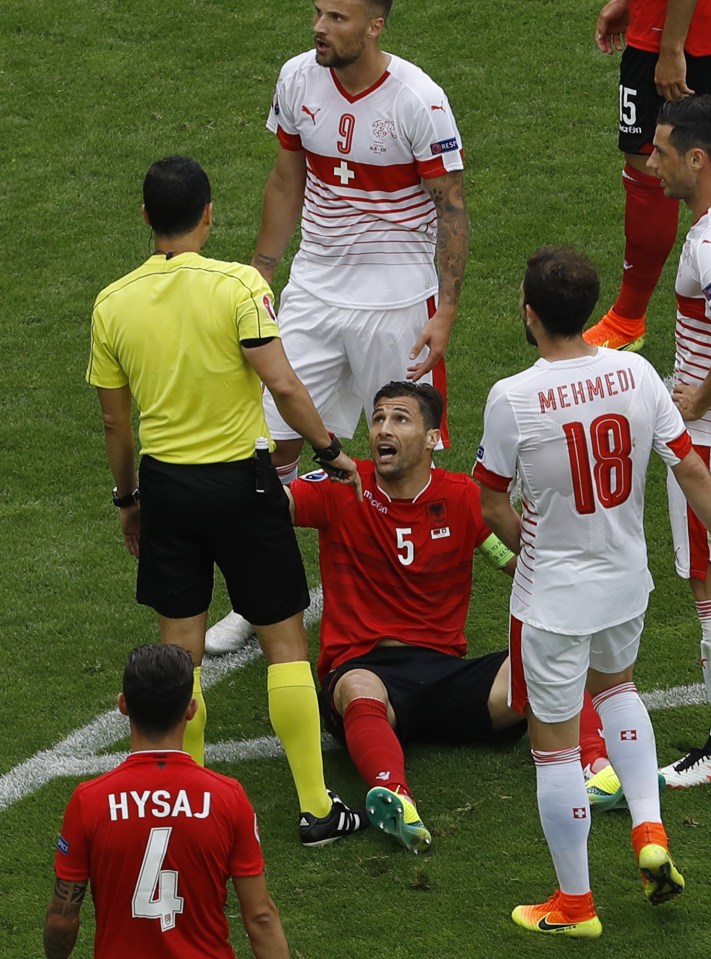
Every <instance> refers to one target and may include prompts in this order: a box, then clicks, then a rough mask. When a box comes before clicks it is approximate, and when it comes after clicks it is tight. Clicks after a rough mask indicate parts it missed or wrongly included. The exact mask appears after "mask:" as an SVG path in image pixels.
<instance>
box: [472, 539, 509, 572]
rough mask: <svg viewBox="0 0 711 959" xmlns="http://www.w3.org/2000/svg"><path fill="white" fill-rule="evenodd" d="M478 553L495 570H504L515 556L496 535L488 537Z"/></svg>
mask: <svg viewBox="0 0 711 959" xmlns="http://www.w3.org/2000/svg"><path fill="white" fill-rule="evenodd" d="M477 551H478V552H479V553H481V555H482V556H483V557H484V559H485V560H486V561H487V563H489V565H490V566H493V567H494V569H502V568H503V567H504V566H505V565H506V564H507V563H508V561H509V560H510V559H513V558H514V555H515V554H514V553H512V552H511V550H510V549H509V548H508V546H506V545H505V544H504V543H502V542H501V540H500V539H499V537H498V536H496V534H495V533H492V534H491V535H490V536H487V538H486V539H485V540H484V542H483V543H482V544H481V546H477Z"/></svg>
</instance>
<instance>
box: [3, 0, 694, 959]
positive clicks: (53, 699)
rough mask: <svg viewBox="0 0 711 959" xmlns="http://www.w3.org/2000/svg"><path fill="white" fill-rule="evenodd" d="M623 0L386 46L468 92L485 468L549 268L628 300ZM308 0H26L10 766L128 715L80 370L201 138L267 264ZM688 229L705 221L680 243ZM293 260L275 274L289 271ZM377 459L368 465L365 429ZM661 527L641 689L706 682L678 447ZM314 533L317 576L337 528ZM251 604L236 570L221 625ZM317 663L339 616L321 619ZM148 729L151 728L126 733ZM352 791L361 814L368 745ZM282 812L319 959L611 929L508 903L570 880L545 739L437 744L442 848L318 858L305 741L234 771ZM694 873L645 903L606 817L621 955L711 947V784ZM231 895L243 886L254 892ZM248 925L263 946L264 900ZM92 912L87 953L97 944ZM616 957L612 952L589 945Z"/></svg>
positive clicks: (650, 519) (131, 625) (687, 738)
mask: <svg viewBox="0 0 711 959" xmlns="http://www.w3.org/2000/svg"><path fill="white" fill-rule="evenodd" d="M597 10H598V2H597V0H537V2H533V0H478V2H476V3H471V2H465V0H437V2H435V3H432V2H429V3H428V2H426V0H396V2H395V5H394V10H393V14H392V17H391V20H390V22H389V24H388V26H387V28H386V32H385V35H384V42H383V46H384V47H385V49H387V50H391V51H392V52H394V53H397V54H399V55H401V56H404V57H406V58H408V59H411V60H414V61H415V62H416V63H418V64H419V65H420V66H421V67H422V68H423V69H425V70H426V71H427V72H428V73H430V74H431V75H432V76H433V77H434V78H435V79H436V80H438V81H439V82H440V83H441V84H442V85H443V86H444V87H445V89H446V90H447V93H448V95H449V97H450V100H451V102H452V105H453V107H454V110H455V113H456V116H457V118H458V121H459V125H460V128H461V132H462V135H463V138H464V142H465V147H466V157H467V171H466V179H467V186H468V196H469V210H470V217H471V222H472V242H471V253H470V259H469V266H468V274H467V278H466V284H465V291H464V295H463V300H462V308H461V315H460V319H459V322H458V326H457V328H456V331H455V334H454V338H453V340H452V343H451V347H450V350H449V369H450V420H451V427H452V432H453V442H454V447H453V449H452V450H451V451H450V452H448V453H447V454H442V455H441V456H440V463H441V464H442V465H446V466H448V467H449V468H452V469H461V470H466V471H468V470H469V469H470V467H471V464H472V462H473V460H474V456H475V453H476V448H477V445H478V442H479V438H480V435H481V426H482V412H483V405H484V400H485V397H486V394H487V392H488V389H489V387H490V386H491V384H492V383H493V381H494V380H495V379H497V378H498V377H500V376H502V375H506V374H509V373H512V372H514V371H516V370H519V369H521V368H523V367H524V366H525V365H527V364H529V363H531V362H532V361H533V358H534V356H533V353H532V351H531V350H530V349H529V348H527V346H526V344H525V342H524V339H523V336H522V330H521V324H520V320H519V318H518V313H517V301H518V286H519V283H520V280H521V277H522V273H523V269H524V264H525V259H526V257H527V255H528V254H529V253H531V252H532V251H533V249H534V248H536V247H537V246H538V245H540V244H542V243H571V244H573V245H575V246H577V247H579V248H581V249H582V250H584V251H585V252H587V253H588V254H589V255H590V256H591V257H592V258H593V259H594V261H595V262H596V263H597V265H598V267H599V269H600V271H601V274H602V279H603V297H602V301H601V308H602V309H606V308H607V306H608V305H609V303H610V302H611V300H612V298H613V297H614V294H615V292H616V288H617V283H618V277H619V273H620V270H621V261H622V211H623V193H622V188H621V184H620V176H619V172H620V157H619V155H618V152H617V149H616V134H615V126H616V112H617V83H618V80H617V62H616V60H612V59H607V58H605V57H603V56H602V55H601V54H599V53H598V52H597V50H596V48H595V46H594V42H593V33H594V24H595V18H596V15H597ZM311 12H312V5H311V4H310V3H308V2H306V0H304V2H301V0H264V2H262V3H251V2H249V0H174V2H173V3H171V4H150V3H148V4H147V3H140V2H138V0H88V2H87V0H83V2H80V0H65V2H64V3H62V4H57V3H56V2H50V0H33V2H32V3H27V2H26V0H4V3H3V12H2V27H1V30H2V40H1V41H0V45H1V49H2V58H0V71H1V78H2V83H1V84H0V91H1V92H0V106H1V109H0V169H1V170H2V176H1V177H0V212H1V220H2V224H3V227H2V229H3V243H2V249H3V254H2V256H3V263H2V270H0V303H2V322H1V323H0V357H2V377H1V378H0V451H2V453H1V456H2V468H1V473H0V477H1V479H0V544H2V549H1V551H0V622H1V633H0V635H2V649H3V665H4V669H3V693H2V696H0V729H1V730H2V735H1V736H0V776H2V775H4V774H6V773H8V772H9V771H10V770H13V769H15V767H17V766H18V765H19V764H20V763H23V762H24V761H26V760H28V759H29V758H30V757H32V756H34V755H35V754H36V753H38V751H41V750H46V749H50V748H51V747H52V746H53V745H54V744H55V743H57V742H59V741H62V740H64V739H65V738H66V737H67V736H68V735H69V734H70V733H71V732H72V731H73V730H76V729H78V728H80V727H83V726H85V725H86V724H87V723H89V722H91V721H92V720H93V719H94V718H95V717H96V716H98V715H100V714H102V713H104V712H106V711H107V710H108V709H109V708H110V707H111V705H112V703H113V701H114V696H115V693H116V691H117V689H118V684H119V678H120V668H121V666H122V663H123V661H124V659H125V656H126V653H127V651H128V650H129V649H130V648H131V647H132V646H134V645H136V644H138V643H141V642H147V641H151V640H153V639H155V638H157V630H156V626H155V622H154V618H153V615H152V614H151V612H150V611H148V610H145V609H141V608H139V607H137V606H136V605H135V603H134V601H133V590H134V564H133V561H132V560H131V558H130V557H129V556H128V554H127V553H126V551H125V550H124V548H123V546H122V543H121V540H120V537H119V530H118V521H117V518H116V515H115V511H114V510H113V508H112V507H111V505H110V499H109V493H110V488H111V485H112V484H111V478H110V474H109V470H108V467H107V464H106V460H105V454H104V450H103V444H102V436H101V428H100V419H99V410H98V404H97V401H96V397H95V396H94V395H93V391H92V390H90V389H89V388H88V387H87V386H86V385H85V384H84V382H83V376H84V369H85V364H86V359H87V350H88V337H89V316H90V311H91V305H92V302H93V299H94V296H95V295H96V293H97V292H98V290H99V289H100V288H101V287H102V286H104V285H105V284H106V283H108V282H109V281H111V280H113V279H115V278H116V277H118V276H119V275H120V274H122V273H123V272H125V271H127V270H129V269H130V268H132V267H133V266H134V265H136V264H137V263H138V262H140V261H141V260H142V259H143V258H144V257H145V256H146V255H147V252H148V249H149V244H148V237H147V233H146V230H145V229H144V227H143V224H142V221H141V219H140V184H141V179H142V176H143V174H144V172H145V170H146V168H147V167H148V165H149V164H150V163H151V162H152V161H153V160H155V159H157V158H158V157H161V156H165V155H167V154H170V153H177V152H182V153H187V154H190V155H193V156H195V157H196V158H197V159H199V160H200V161H201V162H202V163H203V165H204V166H205V168H206V169H207V171H208V173H209V175H210V177H211V180H212V184H213V191H214V197H215V213H216V228H215V230H214V232H213V234H212V236H211V238H210V241H209V245H208V247H207V252H208V254H209V255H212V256H216V257H220V258H225V259H231V258H234V259H242V260H248V259H249V257H250V255H251V252H252V247H253V243H254V239H255V237H256V233H257V229H258V223H259V211H260V206H261V195H262V189H263V186H264V182H265V179H266V176H267V173H268V171H269V169H270V166H271V163H272V160H273V157H274V154H275V150H276V143H275V140H274V138H273V137H272V136H271V135H270V134H269V133H267V131H266V130H265V129H264V120H265V118H266V114H267V110H268V107H269V103H270V99H271V95H272V91H273V85H274V82H275V79H276V75H277V72H278V69H279V66H280V65H281V63H282V62H283V61H284V60H285V59H287V57H289V56H292V55H293V54H295V53H297V52H299V51H300V50H302V49H305V48H306V47H308V46H309V45H310V43H311V33H310V26H311ZM688 225H689V217H688V214H686V212H684V213H683V214H682V226H681V232H684V231H685V229H686V228H687V227H688ZM675 259H676V254H673V255H672V258H671V260H670V263H669V264H668V266H667V269H666V271H665V274H664V277H663V280H662V283H661V285H660V288H659V290H658V292H657V293H656V295H655V298H654V300H653V302H652V308H651V312H650V317H649V336H648V343H647V346H646V347H645V355H646V356H647V358H648V359H650V360H651V361H652V362H653V363H654V364H655V365H656V366H657V368H658V369H659V370H660V372H662V373H664V374H666V373H669V372H670V371H671V368H672V359H673V316H674V312H673V309H674V307H673V295H672V286H673V277H674V273H675V263H674V260H675ZM286 275H287V264H286V263H285V264H284V265H282V267H280V270H279V272H278V274H277V278H276V284H275V285H276V288H277V291H278V289H279V288H280V287H281V286H282V285H283V283H284V281H285V279H286ZM350 449H351V450H352V451H354V452H356V453H359V454H361V455H362V454H364V453H365V450H366V446H365V436H364V433H363V431H362V430H361V431H360V433H359V434H358V436H357V437H356V439H355V441H354V442H353V443H352V444H350ZM646 520H647V531H648V540H649V548H650V556H651V565H652V571H653V574H654V577H655V580H656V583H657V589H656V591H655V593H654V594H653V596H652V601H651V606H650V611H649V615H648V627H647V630H646V636H645V639H644V642H643V648H642V653H641V657H640V662H639V667H638V673H637V679H638V684H639V687H640V689H642V690H651V689H653V688H655V687H668V686H674V685H684V684H689V683H697V682H699V681H700V671H699V667H698V663H697V660H698V635H697V632H698V628H697V625H696V623H695V620H694V615H693V605H692V602H691V598H690V595H689V591H688V588H687V587H686V585H685V584H684V583H682V582H681V581H679V580H678V579H677V578H676V576H675V574H674V570H673V562H672V560H673V556H672V549H671V538H670V533H669V526H668V521H667V516H666V502H665V490H664V476H663V471H662V469H661V467H660V464H658V463H657V464H654V466H653V469H652V472H651V476H650V481H649V495H648V507H647V517H646ZM302 543H303V548H304V553H305V557H306V561H307V564H308V570H309V577H310V581H311V582H312V583H313V584H314V585H315V584H316V583H317V582H318V569H317V562H316V549H315V540H314V538H313V537H312V536H311V535H303V537H302ZM475 579H476V581H475V586H474V600H473V603H472V612H471V616H470V629H469V635H470V648H471V651H472V652H483V651H487V650H490V649H497V648H501V647H502V645H503V644H504V643H505V631H506V622H507V589H508V583H507V582H506V581H505V579H504V578H503V577H501V576H497V575H495V574H493V573H490V572H489V571H488V570H486V569H484V568H481V567H480V568H479V569H478V570H477V572H476V577H475ZM227 608H228V603H227V599H226V596H225V594H224V591H223V590H222V589H218V591H217V593H216V596H215V601H214V606H213V610H212V618H213V619H217V618H219V617H220V616H222V615H223V614H224V613H225V612H226V610H227ZM311 640H312V644H313V646H312V652H313V653H314V654H315V648H316V630H315V628H312V636H311ZM208 708H209V712H210V719H209V728H208V741H209V742H212V743H214V742H218V741H221V740H225V741H233V740H248V739H254V738H256V737H260V736H270V735H271V729H270V726H269V722H268V716H267V706H266V694H265V665H264V661H263V660H262V659H257V660H255V661H254V662H252V663H251V664H249V665H248V666H246V667H245V668H244V669H242V670H240V671H237V672H234V673H232V674H231V675H230V676H228V677H227V678H225V679H224V680H223V681H222V682H220V683H218V684H216V685H215V686H213V687H212V688H211V689H210V691H209V693H208ZM653 719H654V723H655V728H656V731H657V736H658V747H659V753H660V757H661V759H662V761H663V762H668V761H670V760H671V759H673V758H674V757H676V756H677V755H678V754H680V751H682V750H685V749H686V748H687V747H688V746H690V745H694V744H697V743H698V741H700V739H701V737H702V736H705V734H706V730H707V728H708V721H709V717H708V709H704V708H703V707H699V706H696V707H694V706H690V707H685V708H682V709H675V710H665V711H659V712H656V713H654V715H653ZM120 748H126V742H125V741H124V742H123V743H121V744H120ZM325 761H326V768H327V777H328V781H329V784H330V785H331V786H332V787H333V788H335V789H337V790H338V791H339V792H340V793H341V794H342V795H343V796H344V798H346V799H347V800H349V801H351V802H353V803H357V802H358V801H359V800H362V797H363V795H364V788H363V784H362V783H361V782H360V780H359V778H358V776H357V774H356V773H355V771H354V769H353V768H352V766H351V765H350V763H349V761H348V758H347V756H346V755H345V754H344V753H343V752H339V751H330V752H328V753H327V754H326V760H325ZM219 768H220V769H221V770H222V771H223V772H226V773H228V774H232V775H235V776H237V777H238V778H239V779H241V780H242V782H243V783H244V785H245V787H246V788H247V790H248V792H249V794H250V795H251V797H252V800H253V802H254V804H255V806H256V807H257V811H258V813H259V816H260V824H261V832H262V837H263V842H264V850H265V855H266V859H267V867H268V878H269V883H270V887H271V890H272V892H273V895H274V898H275V899H276V901H277V903H278V905H279V908H280V911H281V915H282V918H283V921H284V925H285V928H286V931H287V936H288V938H289V942H290V944H291V949H292V955H293V957H294V959H374V957H388V959H404V957H407V959H412V957H418V959H460V957H469V956H476V957H481V959H504V957H508V956H511V955H515V956H517V957H518V959H528V957H538V956H543V955H551V954H555V955H562V954H563V952H566V953H567V952H569V951H571V950H573V951H576V952H577V950H578V949H580V948H583V949H586V948H588V947H586V946H578V945H577V944H570V943H568V942H559V941H555V940H551V939H550V938H545V937H538V938H537V937H534V936H528V935H526V934H525V933H524V932H522V931H521V930H519V929H517V928H516V927H515V926H514V925H513V924H512V922H511V921H510V919H509V914H510V912H511V909H512V908H513V907H514V906H515V905H516V904H518V903H520V902H526V901H540V899H541V897H543V898H545V897H546V896H548V894H549V893H550V892H551V890H552V888H553V883H554V876H553V870H552V866H551V864H550V860H549V856H548V852H547V849H546V847H545V843H544V841H543V838H542V834H541V830H540V826H539V824H538V818H537V813H536V809H535V785H534V773H533V768H532V764H531V761H530V756H529V753H528V749H527V746H526V744H525V743H522V744H520V745H519V746H518V747H517V748H515V749H513V750H509V751H496V750H477V751H473V750H466V749H457V750H449V751H443V750H439V749H435V748H431V747H420V748H413V749H412V750H410V753H409V774H410V778H411V782H412V786H413V788H414V790H415V791H416V795H417V797H418V799H419V801H420V809H421V812H422V815H423V818H424V819H425V821H426V822H427V824H428V826H429V827H430V828H431V830H432V833H433V836H434V849H433V852H432V854H431V855H430V856H429V857H428V858H426V859H421V860H418V859H415V858H414V857H411V856H408V855H406V854H405V853H404V852H402V851H400V850H399V849H398V848H396V847H395V846H394V845H393V844H391V843H389V842H388V841H387V839H386V838H385V837H383V836H380V835H375V834H374V832H372V831H370V832H367V833H364V834H363V835H361V836H358V837H355V838H354V839H352V840H349V841H347V842H343V843H339V844H336V845H335V846H333V847H329V848H326V849H323V850H320V851H318V850H317V851H304V850H302V849H301V848H300V846H299V843H298V840H297V833H296V825H297V820H296V802H295V795H294V791H293V787H292V785H291V781H290V778H289V774H288V770H287V767H286V762H285V760H284V759H283V758H264V759H251V760H245V761H241V762H224V763H220V764H219ZM76 782H77V779H76V778H71V777H63V778H56V779H53V780H52V781H51V782H50V783H49V784H48V785H45V786H43V787H42V788H41V789H39V790H37V791H35V792H32V793H31V794H30V795H28V796H26V797H25V798H23V799H21V800H20V801H19V802H17V803H14V804H13V805H11V806H10V807H9V808H7V809H5V810H4V811H2V812H0V837H1V839H0V843H1V849H2V853H1V855H0V862H2V868H0V954H1V955H2V956H3V957H6V959H31V957H36V956H38V955H40V954H41V927H42V922H43V916H44V910H45V907H46V903H47V901H48V898H49V896H50V893H51V889H52V882H53V879H52V876H53V873H52V860H53V850H54V843H55V840H56V835H57V832H58V829H59V824H60V821H61V816H62V812H63V809H64V805H65V802H66V800H67V798H68V796H69V793H70V791H71V789H72V788H73V786H74V785H75V783H76ZM664 812H665V817H666V821H667V825H668V828H669V832H670V835H671V840H672V842H673V848H674V852H675V855H676V858H677V859H678V861H679V864H680V865H681V866H682V867H683V869H684V872H685V875H686V879H687V892H686V893H685V895H684V896H683V897H682V899H681V900H680V901H679V902H678V903H676V904H672V905H669V906H666V907H662V908H660V909H656V910H655V909H652V908H650V907H649V906H648V905H647V904H646V902H645V901H644V897H643V894H642V891H641V885H640V883H639V880H638V877H637V875H636V873H635V868H634V863H633V860H632V854H631V850H630V846H629V820H628V817H627V815H626V814H625V813H619V814H611V815H610V816H608V817H607V818H604V817H601V818H598V819H596V820H595V821H594V823H593V828H592V835H591V842H590V861H591V874H592V881H593V889H594V892H595V895H596V900H597V903H598V907H599V911H600V916H601V918H602V921H603V924H604V927H605V931H604V934H603V937H602V939H601V940H599V942H598V943H596V944H595V946H594V949H595V955H596V959H612V957H614V959H623V957H638V956H643V955H651V954H654V953H663V954H671V953H672V952H676V951H679V950H680V951H683V954H684V955H685V956H687V957H688V959H697V957H698V959H700V957H702V956H704V957H705V956H706V955H707V952H708V942H707V939H706V935H707V925H708V921H707V917H708V884H707V865H708V851H709V840H710V834H709V833H710V823H711V807H710V806H709V791H708V789H697V790H692V791H690V792H688V793H686V794H681V795H678V794H673V795H668V796H666V797H665V802H664ZM230 913H231V915H233V916H234V915H235V913H236V903H235V901H234V899H230ZM232 927H233V930H234V941H235V943H236V945H237V948H238V952H239V954H240V955H241V956H243V957H244V956H246V955H248V954H249V949H248V945H247V942H246V940H245V938H244V934H243V932H242V930H241V926H240V923H239V921H238V919H235V920H233V923H232ZM92 932H93V924H92V917H91V906H90V904H89V903H87V905H86V906H85V908H84V910H83V928H82V931H81V933H80V940H79V944H78V946H77V948H76V951H75V955H76V956H77V957H79V959H86V957H89V956H91V955H92V947H91V938H92ZM591 948H592V947H591Z"/></svg>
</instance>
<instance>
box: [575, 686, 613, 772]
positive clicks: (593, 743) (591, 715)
mask: <svg viewBox="0 0 711 959" xmlns="http://www.w3.org/2000/svg"><path fill="white" fill-rule="evenodd" d="M598 759H607V747H606V746H605V739H604V737H603V735H602V722H601V721H600V717H599V716H598V714H597V710H596V709H595V707H594V706H593V701H592V697H591V695H590V693H587V692H586V693H585V696H584V698H583V710H582V712H581V713H580V762H581V763H582V765H583V769H587V768H588V767H590V771H591V772H598V770H596V769H594V768H593V767H594V765H595V762H596V761H597V760H598Z"/></svg>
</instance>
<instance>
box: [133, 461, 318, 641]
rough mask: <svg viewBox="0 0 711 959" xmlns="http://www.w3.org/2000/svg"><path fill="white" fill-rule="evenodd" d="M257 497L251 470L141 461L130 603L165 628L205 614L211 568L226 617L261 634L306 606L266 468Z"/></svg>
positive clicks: (297, 559) (284, 507)
mask: <svg viewBox="0 0 711 959" xmlns="http://www.w3.org/2000/svg"><path fill="white" fill-rule="evenodd" d="M269 479H270V481H269V484H268V485H269V489H268V491H267V492H266V493H257V491H256V477H255V463H254V460H251V459H250V460H240V461H238V462H235V463H210V464H206V465H202V466H182V465H176V464H173V463H163V462H160V461H159V460H156V459H153V457H151V456H144V457H143V459H142V460H141V467H140V480H139V482H140V488H141V540H140V557H139V561H138V581H137V587H136V598H137V600H138V602H139V603H142V604H144V605H146V606H152V607H153V609H155V610H156V612H158V613H160V614H161V615H163V616H168V617H170V618H171V619H182V618H184V617H188V616H197V615H198V614H199V613H202V612H204V611H205V610H206V609H207V608H208V606H209V605H210V600H211V598H212V588H213V582H214V567H215V564H216V565H217V566H218V567H219V569H220V571H221V572H222V575H223V576H224V578H225V583H226V585H227V591H228V593H229V596H230V600H231V601H232V606H233V608H234V609H235V610H236V611H237V612H238V613H241V614H242V616H244V617H245V618H246V619H248V620H249V622H250V623H255V624H256V625H258V626H269V625H271V624H273V623H279V622H281V621H282V620H284V619H288V618H289V617H290V616H293V615H294V614H295V613H298V612H301V611H302V610H304V609H306V607H307V606H308V605H309V591H308V586H307V583H306V574H305V572H304V564H303V561H302V559H301V553H300V552H299V546H298V543H297V541H296V535H295V533H294V527H293V524H292V522H291V516H290V514H289V502H288V499H287V496H286V493H285V492H284V488H283V486H282V485H281V483H280V482H279V478H278V477H277V475H276V472H275V471H274V469H273V468H271V469H270V473H269Z"/></svg>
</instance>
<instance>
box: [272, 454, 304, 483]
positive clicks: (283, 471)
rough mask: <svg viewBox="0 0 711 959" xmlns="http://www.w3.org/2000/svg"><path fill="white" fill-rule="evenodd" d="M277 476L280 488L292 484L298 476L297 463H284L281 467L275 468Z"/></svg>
mask: <svg viewBox="0 0 711 959" xmlns="http://www.w3.org/2000/svg"><path fill="white" fill-rule="evenodd" d="M276 471H277V476H278V477H279V479H280V480H281V485H282V486H288V485H289V483H293V482H294V480H295V479H296V477H297V476H298V475H299V461H298V459H295V460H294V462H293V463H285V464H284V465H283V466H277V468H276Z"/></svg>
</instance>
